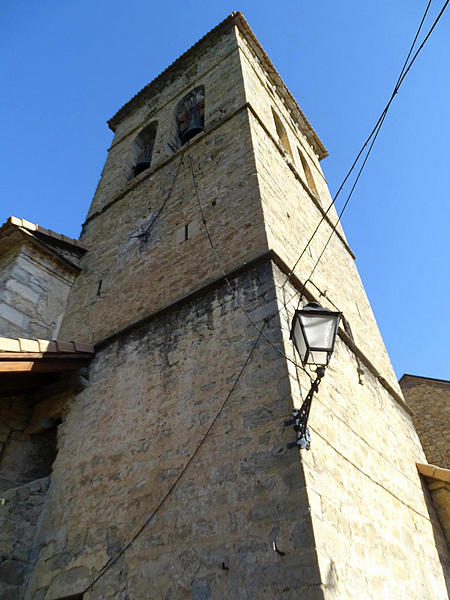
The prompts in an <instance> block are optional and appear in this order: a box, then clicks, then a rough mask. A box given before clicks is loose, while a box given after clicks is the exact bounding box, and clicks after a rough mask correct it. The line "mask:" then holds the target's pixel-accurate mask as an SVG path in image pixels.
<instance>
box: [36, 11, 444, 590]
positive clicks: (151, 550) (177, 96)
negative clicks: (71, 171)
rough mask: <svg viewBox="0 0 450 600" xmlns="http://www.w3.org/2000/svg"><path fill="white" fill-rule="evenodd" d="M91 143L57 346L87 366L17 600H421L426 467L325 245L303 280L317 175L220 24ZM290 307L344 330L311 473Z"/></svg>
mask: <svg viewBox="0 0 450 600" xmlns="http://www.w3.org/2000/svg"><path fill="white" fill-rule="evenodd" d="M109 126H110V128H111V129H112V130H113V132H114V139H113V142H112V144H111V147H110V149H109V152H108V158H107V161H106V164H105V167H104V169H103V173H102V176H101V179H100V182H99V184H98V188H97V191H96V193H95V196H94V199H93V202H92V205H91V208H90V211H89V214H88V216H87V219H86V221H85V223H84V225H83V233H82V236H81V241H82V242H83V244H84V246H85V247H87V248H88V250H87V252H86V253H85V255H84V256H83V258H82V260H81V267H82V271H81V273H80V274H79V275H78V277H77V279H76V281H75V283H74V285H73V287H72V291H71V294H70V298H69V304H68V308H67V311H66V314H65V316H64V319H63V322H62V325H61V331H60V334H59V335H60V338H61V339H67V340H72V339H74V340H75V339H76V340H78V341H80V342H85V343H90V344H93V345H94V347H95V351H96V354H95V357H94V358H93V360H92V362H91V364H90V367H89V373H88V381H87V382H86V383H87V385H86V386H85V387H84V389H82V390H81V391H80V390H77V391H74V390H72V391H71V392H70V394H67V397H66V399H65V408H64V412H63V418H62V424H61V425H60V426H59V428H58V455H57V458H56V460H55V463H54V466H53V474H52V478H51V485H50V489H49V492H48V498H47V501H46V506H45V509H44V512H43V514H42V517H41V521H40V524H39V527H40V530H39V534H38V537H37V541H36V548H35V563H34V567H33V571H32V574H31V576H30V578H29V581H28V585H27V590H26V592H25V597H26V598H27V599H30V600H31V599H38V598H39V599H44V598H45V600H58V599H62V598H69V597H70V598H78V599H79V598H83V599H84V600H94V599H96V600H97V599H100V598H102V599H103V598H105V599H107V598H108V599H109V598H111V599H122V600H125V599H127V600H143V599H147V598H148V599H152V600H157V599H166V598H170V599H178V598H186V599H188V598H192V599H193V600H208V599H212V600H216V599H225V598H230V599H233V600H235V599H236V600H238V599H246V598H252V599H253V598H261V599H275V598H276V599H280V600H281V599H286V600H287V599H298V598H302V599H304V600H316V599H317V600H319V599H320V600H322V599H323V600H328V599H330V600H331V599H337V598H341V599H350V598H358V599H359V600H361V599H362V598H364V599H367V600H379V599H380V598H392V599H394V598H395V599H400V598H408V599H409V600H412V599H417V600H418V599H419V598H420V599H421V600H423V599H429V600H437V599H441V600H444V599H445V598H446V588H445V580H444V574H443V566H442V565H443V563H442V560H443V558H442V556H443V555H442V553H443V549H442V548H443V545H442V532H441V530H440V528H439V524H438V523H437V522H436V520H435V517H434V514H433V513H432V512H430V510H431V509H430V508H429V507H427V501H426V498H425V496H424V492H423V490H422V487H421V480H420V477H419V475H418V473H417V470H416V466H415V463H416V461H420V462H426V459H425V458H424V454H423V451H422V448H421V446H420V443H419V441H418V438H417V435H416V433H415V430H414V427H413V425H412V422H411V411H410V409H409V408H408V406H407V405H406V403H405V401H404V399H403V396H402V393H401V390H400V388H399V386H398V383H397V381H396V378H395V375H394V372H393V369H392V366H391V364H390V361H389V358H388V355H387V353H386V350H385V347H384V344H383V341H382V339H381V336H380V333H379V331H378V328H377V325H376V322H375V319H374V316H373V314H372V311H371V308H370V304H369V302H368V299H367V297H366V294H365V292H364V288H363V285H362V283H361V280H360V278H359V275H358V272H357V269H356V266H355V257H354V255H353V253H352V250H351V249H350V247H349V245H348V242H347V240H346V238H345V235H344V233H343V231H342V229H341V228H340V227H338V228H337V230H336V232H335V234H334V235H333V236H332V237H331V240H330V243H329V245H328V247H327V250H326V253H325V255H324V257H323V259H322V260H321V261H320V262H319V263H318V265H317V267H316V268H315V269H314V266H315V264H316V261H317V259H318V258H319V256H320V253H321V252H322V250H323V248H324V245H325V243H326V242H327V240H328V238H329V236H330V233H331V231H332V227H333V225H334V223H335V222H336V220H337V215H336V212H335V210H334V208H333V209H331V210H329V211H328V210H327V209H328V206H329V204H330V201H331V199H330V194H329V191H328V188H327V184H326V180H325V178H324V176H323V173H322V170H321V167H320V161H321V159H323V158H324V157H326V156H327V152H326V150H325V148H324V146H323V144H322V142H321V141H320V139H319V138H318V136H317V134H316V133H315V131H314V130H313V129H312V127H311V125H310V124H309V122H308V120H307V119H306V117H305V115H304V114H303V113H302V111H301V109H300V108H299V107H298V105H297V103H296V101H295V100H294V98H293V97H292V95H291V94H290V92H289V91H288V89H287V88H286V86H285V84H284V83H283V81H282V80H281V78H280V76H279V75H278V73H277V72H276V70H275V68H274V66H273V65H272V63H271V62H270V60H269V58H268V57H267V55H266V53H265V52H264V50H263V49H262V47H261V46H260V44H259V43H258V41H257V40H256V38H255V36H254V34H253V33H252V31H251V30H250V28H249V26H248V24H247V23H246V21H245V20H244V18H243V17H242V15H241V14H240V13H233V14H232V15H230V16H229V17H228V18H227V19H225V20H224V21H223V22H222V23H220V24H219V25H218V26H217V27H216V28H215V29H213V30H212V31H210V32H209V33H208V34H207V35H206V36H205V37H203V38H202V39H201V40H200V41H199V42H197V43H196V44H195V45H194V46H193V47H192V48H190V49H189V50H188V51H187V52H186V53H185V54H183V55H182V56H181V57H180V58H178V59H177V60H176V61H175V62H174V63H173V64H171V65H170V66H169V67H168V68H167V69H166V70H165V71H164V72H163V73H161V74H160V75H159V76H158V77H156V79H154V80H153V81H152V82H151V83H150V84H148V85H147V86H146V87H144V88H143V89H142V90H141V91H140V92H139V93H138V94H137V95H136V96H134V97H133V98H132V99H131V100H130V101H129V102H128V103H127V104H125V106H123V107H122V108H121V109H120V110H119V112H118V113H117V114H116V115H115V116H114V117H113V118H112V119H111V120H110V121H109ZM320 221H322V224H321V226H320V228H319V230H318V232H317V235H315V236H314V239H313V240H312V242H311V243H310V244H309V245H308V246H307V248H306V251H305V252H304V253H303V254H302V256H301V258H300V260H298V258H299V255H300V253H301V252H302V250H303V249H305V247H306V243H307V240H308V239H309V238H310V236H311V234H312V232H313V231H314V229H315V228H316V226H317V224H318V223H319V222H320ZM313 269H314V271H313ZM312 271H313V274H311V272H312ZM311 301H317V302H320V304H321V305H322V306H323V307H326V308H329V309H331V310H336V309H337V310H339V311H340V312H341V313H342V315H343V318H342V319H341V324H340V326H339V330H338V335H337V340H336V347H335V351H334V354H333V357H332V359H331V362H330V365H329V367H328V368H327V371H326V375H325V377H324V379H323V381H322V383H321V387H320V391H319V392H318V393H317V394H316V395H315V397H314V400H313V405H312V410H311V415H310V419H309V426H310V430H311V435H312V446H311V449H310V450H309V451H308V450H300V451H299V450H298V449H290V450H288V449H287V444H288V443H289V442H292V441H293V440H295V433H294V431H293V430H292V428H287V427H285V426H284V420H285V419H288V418H289V416H290V414H291V411H292V410H293V409H294V408H299V407H300V406H301V404H302V402H303V400H304V398H305V396H306V394H307V393H308V390H309V389H310V387H311V377H313V376H314V373H312V372H310V371H308V370H306V369H303V368H302V367H301V363H300V359H299V357H298V355H297V354H296V353H295V352H294V347H293V344H292V342H291V340H290V339H289V335H290V325H291V320H292V316H293V313H294V310H295V309H296V307H297V305H298V304H299V302H300V305H303V304H305V303H306V302H311ZM439 552H441V556H440V555H439Z"/></svg>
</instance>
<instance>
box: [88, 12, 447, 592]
mask: <svg viewBox="0 0 450 600" xmlns="http://www.w3.org/2000/svg"><path fill="white" fill-rule="evenodd" d="M449 2H450V0H446V2H445V3H444V6H443V8H442V9H441V11H440V13H439V15H438V17H437V18H436V19H435V21H434V23H433V25H432V27H431V28H430V30H429V32H428V34H427V35H426V37H425V38H424V40H423V42H422V44H421V45H420V47H419V48H418V50H417V51H416V53H415V54H414V56H413V58H412V59H411V61H410V63H409V65H408V66H407V67H406V64H407V61H408V59H409V57H410V55H411V53H412V49H413V47H414V45H415V42H416V40H417V37H418V35H419V33H420V30H421V27H422V24H423V22H424V20H425V17H426V14H427V12H428V9H429V7H430V4H431V0H429V2H428V5H427V8H426V11H425V14H424V16H423V18H422V21H421V24H420V26H419V29H418V31H417V33H416V36H415V38H414V42H413V45H412V46H411V49H410V51H409V53H408V57H407V59H406V61H405V64H404V65H403V68H402V72H401V74H400V76H399V79H398V80H397V84H396V86H395V88H394V92H393V93H392V96H391V98H390V100H389V102H388V104H387V105H386V107H385V109H384V111H383V113H382V114H381V116H380V118H379V119H378V121H377V123H376V125H375V127H374V128H373V130H372V132H371V134H370V135H369V137H368V138H367V140H366V141H365V143H364V145H363V147H362V148H361V150H360V151H359V153H358V155H357V157H356V159H355V161H354V163H353V164H352V166H351V168H350V170H349V171H348V173H347V174H346V176H345V178H344V180H343V182H342V184H341V186H340V188H339V189H338V192H337V193H336V194H335V196H334V198H333V201H332V202H331V204H330V205H329V207H328V208H327V210H326V211H325V213H324V215H322V219H321V221H320V222H319V224H318V226H317V227H316V229H315V230H314V232H313V234H312V236H311V237H310V239H309V241H308V242H307V245H306V247H305V248H304V250H303V251H302V253H301V254H300V256H299V258H298V259H297V261H296V262H295V263H294V267H293V268H292V269H291V271H290V272H289V274H288V276H287V278H286V280H285V282H284V284H283V287H284V285H285V284H286V283H287V281H289V279H290V277H291V276H292V274H293V271H294V269H295V267H296V266H297V265H298V262H299V261H300V260H301V258H302V256H303V255H304V252H305V251H306V249H307V247H308V246H309V245H310V243H311V241H312V239H313V237H314V236H315V234H316V233H317V230H318V228H319V226H320V224H321V223H322V222H323V220H324V218H325V216H326V214H327V213H328V212H329V210H330V209H331V207H332V206H333V205H334V204H335V202H336V199H337V197H338V195H339V193H340V191H341V190H342V188H343V186H344V185H345V183H346V181H347V180H348V177H349V176H350V174H351V173H352V171H353V169H354V167H355V165H356V164H357V162H358V160H359V158H360V156H361V155H362V153H363V151H364V149H365V148H366V146H367V144H368V143H369V141H370V140H371V139H372V137H373V138H374V139H373V140H372V143H371V145H370V147H369V149H368V152H367V154H366V156H365V159H364V161H363V164H362V166H361V168H360V170H359V172H358V175H357V178H356V180H355V182H354V184H353V186H352V188H351V191H350V194H349V196H348V198H347V200H346V203H345V204H344V207H343V209H342V210H341V212H340V214H339V218H338V221H337V222H336V223H335V225H334V227H333V228H332V231H331V233H330V236H329V238H328V239H327V242H326V243H325V246H324V248H323V250H322V252H321V254H320V255H319V258H318V259H317V261H316V263H315V265H314V267H313V270H312V272H311V274H310V276H309V277H308V279H307V280H306V281H305V284H306V282H307V281H308V280H309V279H310V277H311V276H312V274H313V273H314V271H315V269H316V267H317V265H318V263H319V262H320V260H321V258H322V256H323V254H324V252H325V250H326V248H327V246H328V244H329V241H330V240H331V237H332V235H333V234H334V232H335V231H336V227H337V225H338V224H339V222H340V219H341V217H342V214H343V212H344V211H345V208H346V207H347V205H348V202H349V201H350V198H351V195H352V194H353V191H354V189H355V187H356V184H357V182H358V180H359V177H360V175H361V173H362V170H363V169H364V166H365V164H366V162H367V159H368V157H369V155H370V152H371V150H372V148H373V145H374V143H375V140H376V138H377V136H378V134H379V131H380V129H381V126H382V124H383V122H384V119H385V117H386V114H387V111H388V110H389V106H390V105H391V103H392V101H393V99H394V96H395V95H396V93H397V92H398V89H399V87H400V85H401V84H402V82H403V80H404V78H405V77H406V75H407V73H408V72H409V70H410V69H411V67H412V64H413V63H414V61H415V60H416V58H417V56H418V54H419V53H420V51H421V49H422V48H423V47H424V45H425V43H426V41H427V40H428V38H429V37H430V35H431V33H432V31H433V30H434V28H435V27H436V25H437V23H438V21H439V19H440V18H441V16H442V14H443V13H444V11H445V9H446V7H447V5H448V3H449ZM183 161H184V153H183V155H182V157H181V159H180V162H179V164H178V167H177V170H176V173H175V176H174V179H173V182H172V185H171V187H170V189H169V193H168V195H167V197H166V199H165V200H164V202H163V203H162V205H161V206H160V208H159V210H158V212H157V214H156V215H155V217H154V218H153V219H152V221H151V223H150V225H149V226H148V227H147V228H146V230H144V232H143V233H142V234H140V235H138V236H135V237H141V236H142V237H145V241H147V239H148V235H149V233H150V231H151V229H152V227H153V226H154V224H155V222H156V220H157V219H158V218H159V216H160V214H161V213H162V211H163V210H164V208H165V206H166V204H167V202H168V200H169V199H170V197H171V194H172V191H173V189H174V186H175V182H176V179H177V177H178V173H179V170H180V167H181V164H182V163H183ZM189 161H190V167H191V173H192V177H193V183H194V189H195V194H196V198H197V202H198V205H199V209H200V212H201V215H202V223H203V225H204V227H205V231H206V234H207V237H208V240H209V243H210V245H211V248H212V250H213V252H214V255H215V258H216V261H217V262H218V265H219V267H220V268H221V270H222V272H223V275H222V276H223V278H224V280H225V282H226V283H227V285H228V287H229V289H230V290H231V292H232V295H233V299H234V300H235V301H236V303H237V305H238V306H239V307H240V308H241V310H242V311H243V312H244V314H245V315H246V317H247V319H248V320H249V322H250V323H251V324H252V326H253V327H254V328H255V329H256V330H257V331H258V336H257V338H256V340H255V342H254V344H253V345H252V348H251V350H250V352H249V354H248V356H247V358H246V360H245V361H244V363H243V365H242V367H241V369H240V370H239V373H238V374H237V376H236V378H235V380H234V382H233V385H232V386H231V388H230V391H229V392H228V394H227V396H226V397H225V399H224V400H223V402H222V404H221V406H220V407H219V410H218V411H217V413H216V415H215V416H214V418H213V420H212V421H211V423H210V425H209V426H208V429H207V430H206V432H205V433H204V435H203V436H202V438H201V439H200V441H199V442H198V444H197V446H196V447H195V449H194V451H193V453H192V454H191V456H190V457H189V459H188V461H187V462H186V463H185V465H184V467H183V468H182V470H181V471H180V473H179V474H178V475H177V477H176V478H175V480H174V482H173V483H172V485H171V486H170V487H169V489H168V490H167V492H166V493H165V494H164V496H163V497H162V498H161V500H160V501H159V503H158V504H157V505H156V507H155V508H154V510H153V511H152V513H151V514H150V516H149V517H148V518H147V519H146V520H145V521H144V523H143V524H142V526H141V527H140V528H139V529H138V531H137V532H136V533H135V534H134V535H133V537H132V538H131V539H130V540H129V541H128V542H126V544H125V545H124V546H123V547H122V548H121V550H120V551H119V552H117V554H116V555H115V556H114V557H112V558H111V559H110V560H109V561H108V562H107V563H106V564H105V565H104V567H103V568H102V569H101V570H100V572H99V573H98V575H97V576H96V577H95V578H94V579H93V580H92V581H91V583H89V585H88V586H87V587H86V588H85V589H84V590H83V592H82V594H85V593H86V592H88V591H89V590H91V589H92V588H93V586H94V585H95V584H96V583H97V582H98V581H99V580H100V579H101V578H102V577H103V576H104V575H105V573H106V572H107V571H108V570H109V569H110V568H111V567H112V566H113V565H114V564H115V563H116V562H117V561H118V560H119V558H120V557H121V556H123V554H124V553H125V552H126V551H127V550H128V548H129V547H130V546H131V545H132V544H133V543H134V542H135V541H136V539H137V538H138V537H139V536H140V535H141V534H142V532H143V531H144V530H145V529H146V527H147V526H148V525H149V524H150V523H151V521H152V520H153V519H154V517H155V516H156V514H157V513H158V512H159V510H160V509H161V507H162V506H163V505H164V504H165V502H166V501H167V500H168V498H169V497H170V495H171V494H172V492H173V490H174V489H175V487H176V486H177V484H178V483H179V481H180V480H181V478H182V476H183V475H184V473H185V472H186V471H187V469H188V468H189V466H190V465H191V464H192V462H193V460H194V458H195V457H196V456H197V454H198V452H199V451H200V448H201V447H202V446H203V444H204V442H205V440H206V438H207V437H208V435H209V433H210V432H211V430H212V428H213V427H214V425H215V423H216V422H217V420H218V419H219V417H220V415H221V414H222V412H223V410H224V408H225V406H226V404H227V403H228V400H229V399H230V397H231V395H232V393H233V392H234V390H235V389H236V386H237V384H238V383H239V380H240V378H241V377H242V375H243V373H244V371H245V368H246V367H247V365H248V363H249V362H250V360H251V357H252V355H253V352H254V351H255V349H256V346H257V345H258V342H259V340H260V338H261V337H263V338H264V339H265V340H266V341H267V342H268V343H269V344H270V345H271V346H272V347H273V348H274V349H275V350H276V351H277V352H278V353H279V354H281V355H282V356H283V357H284V358H285V359H286V360H288V361H290V362H291V363H293V364H294V365H295V367H296V368H297V367H298V366H299V365H298V364H297V363H296V362H295V361H293V360H292V359H290V358H289V357H288V356H286V355H285V354H284V353H283V352H282V351H281V350H280V349H279V348H278V347H277V346H275V344H273V343H272V341H271V340H270V339H269V338H268V337H267V336H266V335H265V334H264V333H263V330H264V328H265V326H266V324H267V322H268V320H265V321H264V324H263V326H262V327H261V328H259V327H258V325H257V324H256V323H255V321H254V320H253V319H252V318H251V317H250V315H249V313H248V311H247V309H246V308H245V307H244V306H243V305H242V303H241V301H240V299H239V298H238V296H237V294H236V293H235V291H234V288H233V287H232V285H231V282H230V281H229V279H228V277H227V275H226V272H225V270H224V269H223V265H222V262H221V260H220V257H219V255H218V252H217V249H216V247H215V244H214V242H213V240H212V237H211V234H210V232H209V228H208V226H207V222H206V219H205V215H204V211H203V207H202V206H201V202H200V197H199V192H198V184H197V180H196V178H195V173H194V169H193V164H192V157H191V156H190V155H189ZM305 284H304V285H305ZM272 316H275V315H272ZM301 368H302V370H304V371H305V369H304V368H303V367H301ZM305 372H306V373H307V371H305ZM307 374H308V375H309V373H307ZM309 377H310V378H311V376H310V375H309Z"/></svg>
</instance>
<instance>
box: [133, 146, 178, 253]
mask: <svg viewBox="0 0 450 600" xmlns="http://www.w3.org/2000/svg"><path fill="white" fill-rule="evenodd" d="M183 161H184V153H183V154H182V156H181V158H180V160H179V162H178V166H177V169H176V171H175V175H174V177H173V179H172V183H171V185H170V188H169V192H168V194H167V196H166V198H165V199H164V201H163V203H162V204H161V206H160V207H159V209H158V212H157V213H156V215H155V216H154V217H153V219H152V220H151V222H150V224H149V225H148V227H147V228H146V229H144V231H142V232H141V233H136V234H134V235H130V237H129V239H132V238H138V239H139V240H141V242H142V243H143V244H145V243H147V242H148V239H149V236H150V232H151V230H152V228H153V226H154V224H155V223H156V221H157V220H158V219H159V216H160V215H161V213H162V211H163V210H164V208H165V207H166V204H167V203H168V202H169V200H170V197H171V196H172V192H173V190H174V187H175V183H176V181H177V179H178V173H179V172H180V168H181V165H182V164H183Z"/></svg>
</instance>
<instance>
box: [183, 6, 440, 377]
mask: <svg viewBox="0 0 450 600" xmlns="http://www.w3.org/2000/svg"><path fill="white" fill-rule="evenodd" d="M449 1H450V0H449ZM188 158H189V164H190V168H191V174H192V181H193V183H194V190H195V196H196V199H197V204H198V207H199V210H200V214H201V218H202V223H203V226H204V228H205V232H206V236H207V238H208V241H209V245H210V246H211V249H212V251H213V253H214V258H215V260H216V263H217V266H218V267H219V269H220V270H221V272H222V278H223V280H224V281H225V283H226V284H227V286H228V288H229V290H230V292H231V294H232V296H233V300H235V302H236V304H237V305H238V306H239V308H240V309H241V310H242V312H243V313H244V314H245V316H246V317H247V319H248V320H249V322H250V323H251V324H252V325H253V327H254V328H255V329H256V331H258V333H260V334H261V336H262V337H263V338H264V339H265V340H266V342H267V343H268V344H270V346H272V348H273V349H274V350H276V351H277V352H278V354H280V355H281V356H282V357H283V358H285V359H286V360H287V361H289V362H290V363H292V364H293V365H295V367H297V368H301V369H303V370H304V371H305V373H306V374H307V375H308V377H309V378H310V379H311V381H312V377H311V375H310V374H309V373H308V371H306V370H305V369H304V367H303V366H302V365H299V364H298V363H297V362H295V361H294V360H292V358H289V357H288V356H287V355H286V354H285V353H284V352H283V351H282V350H280V349H279V348H278V347H277V346H275V344H274V343H273V342H272V341H271V340H270V339H269V338H268V337H267V336H266V335H265V334H263V332H262V330H261V329H260V328H259V327H258V325H257V324H256V323H255V321H254V320H253V319H252V317H251V316H250V315H249V313H248V310H247V309H246V308H245V306H244V305H243V304H242V302H241V301H240V299H239V297H238V295H237V294H236V292H235V290H234V288H233V286H232V285H231V282H230V280H229V278H228V276H227V274H226V271H225V269H224V266H223V262H222V260H221V258H220V256H219V253H218V252H217V248H216V245H215V244H214V242H213V239H212V237H211V233H210V231H209V227H208V224H207V222H206V218H205V212H204V210H203V207H202V203H201V201H200V195H199V191H198V182H197V178H196V176H195V172H194V166H193V163H192V156H191V155H189V157H188ZM278 313H279V311H276V312H275V313H274V315H273V316H275V315H277V314H278Z"/></svg>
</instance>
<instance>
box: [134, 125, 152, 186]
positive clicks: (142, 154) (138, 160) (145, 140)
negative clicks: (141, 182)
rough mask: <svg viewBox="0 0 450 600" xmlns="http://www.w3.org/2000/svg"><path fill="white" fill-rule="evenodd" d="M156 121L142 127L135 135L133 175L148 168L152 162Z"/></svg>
mask: <svg viewBox="0 0 450 600" xmlns="http://www.w3.org/2000/svg"><path fill="white" fill-rule="evenodd" d="M157 128H158V123H157V121H153V122H152V123H150V125H147V127H144V129H142V130H141V131H140V132H139V133H138V135H137V136H136V138H135V140H134V143H133V152H134V160H133V165H134V166H133V177H136V175H139V173H142V171H145V169H148V168H149V167H150V165H151V163H152V155H153V148H154V146H155V138H156V130H157Z"/></svg>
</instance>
